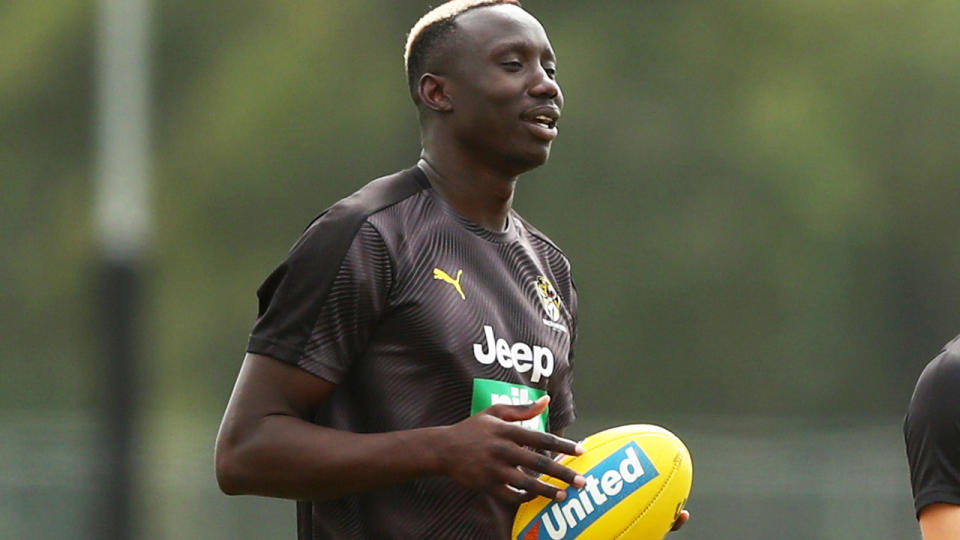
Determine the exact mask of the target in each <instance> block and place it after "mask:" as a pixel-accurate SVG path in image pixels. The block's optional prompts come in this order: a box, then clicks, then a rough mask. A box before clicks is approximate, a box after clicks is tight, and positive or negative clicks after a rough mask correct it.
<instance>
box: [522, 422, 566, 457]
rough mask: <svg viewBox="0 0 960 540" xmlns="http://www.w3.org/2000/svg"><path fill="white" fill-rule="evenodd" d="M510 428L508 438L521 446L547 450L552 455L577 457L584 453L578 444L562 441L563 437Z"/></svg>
mask: <svg viewBox="0 0 960 540" xmlns="http://www.w3.org/2000/svg"><path fill="white" fill-rule="evenodd" d="M510 428H511V430H512V431H511V433H510V435H509V436H510V438H511V439H513V440H514V441H515V442H516V443H517V444H519V445H521V446H529V447H530V448H535V449H537V450H547V451H549V452H553V453H554V454H568V455H571V456H579V455H580V454H582V453H583V451H584V450H583V446H582V445H581V444H580V443H578V442H574V441H571V440H570V439H564V438H563V437H557V436H556V435H554V434H553V433H546V432H543V431H533V430H529V429H524V428H522V427H520V426H510Z"/></svg>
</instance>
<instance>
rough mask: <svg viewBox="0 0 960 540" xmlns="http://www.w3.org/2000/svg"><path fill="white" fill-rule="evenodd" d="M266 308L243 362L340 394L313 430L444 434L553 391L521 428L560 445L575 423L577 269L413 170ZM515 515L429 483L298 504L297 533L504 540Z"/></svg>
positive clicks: (348, 219) (361, 207)
mask: <svg viewBox="0 0 960 540" xmlns="http://www.w3.org/2000/svg"><path fill="white" fill-rule="evenodd" d="M257 294H258V297H259V299H260V310H259V318H258V319H257V322H256V324H255V326H254V329H253V332H252V334H251V336H250V341H249V345H248V351H249V352H251V353H258V354H262V355H266V356H270V357H273V358H276V359H278V360H281V361H283V362H287V363H290V364H294V365H297V366H299V367H301V368H303V369H304V370H306V371H308V372H310V373H313V374H315V375H317V376H320V377H322V378H324V379H326V380H328V381H331V382H333V383H336V384H337V387H336V389H335V390H334V392H333V393H332V395H331V397H330V399H329V400H328V401H327V403H326V404H325V406H324V408H323V411H321V412H320V414H319V415H318V417H317V418H316V419H315V422H316V423H318V424H321V425H325V426H329V427H333V428H336V429H341V430H347V431H353V432H358V433H375V432H387V431H395V430H404V429H413V428H420V427H427V426H441V425H449V424H453V423H456V422H459V421H461V420H464V419H465V418H467V417H468V416H470V415H471V414H472V413H475V412H477V411H479V410H482V409H484V408H486V407H488V406H490V405H491V404H495V403H527V402H531V401H534V400H535V399H537V398H538V397H540V396H541V395H543V394H544V393H548V394H549V395H550V396H551V402H550V407H549V411H548V412H547V413H545V414H543V415H541V417H538V418H535V419H533V420H532V421H528V422H527V423H526V424H525V426H526V427H529V428H531V429H539V430H548V431H552V430H556V429H561V428H564V427H566V426H567V425H568V424H570V422H572V420H573V418H574V403H573V395H572V391H571V384H572V358H573V343H574V341H575V338H576V308H577V297H576V291H575V289H574V286H573V281H572V279H571V276H570V265H569V263H568V261H567V259H566V258H565V257H564V255H563V253H561V251H560V250H559V249H558V248H557V247H556V246H555V245H554V244H553V243H552V242H550V240H548V239H547V238H546V237H545V236H544V235H543V234H542V233H540V232H539V231H537V230H536V229H534V228H533V227H531V226H530V225H529V224H527V223H526V222H525V221H524V220H523V219H521V218H520V217H519V215H517V214H516V213H515V212H512V211H511V213H510V215H509V219H508V228H507V230H506V231H504V232H492V231H489V230H486V229H483V228H482V227H480V226H479V225H477V224H475V223H472V222H470V221H468V220H466V219H464V218H463V217H461V216H459V215H458V214H457V213H456V212H454V211H453V209H452V208H450V207H449V206H448V205H447V204H446V203H445V202H444V201H443V200H442V199H441V198H440V197H439V196H438V195H437V194H436V193H435V192H434V191H433V189H432V188H431V187H430V184H429V182H428V181H427V179H426V176H425V175H424V174H423V172H422V171H421V170H420V169H419V168H417V167H414V168H412V169H408V170H405V171H402V172H399V173H396V174H394V175H391V176H387V177H384V178H380V179H377V180H374V181H373V182H371V183H370V184H368V185H367V186H365V187H364V188H362V189H361V190H359V191H358V192H356V193H354V194H353V195H352V196H350V197H347V198H346V199H343V200H341V201H340V202H338V203H337V204H335V205H334V206H333V207H331V208H330V209H328V210H327V211H326V212H324V213H323V214H321V216H320V217H319V218H317V220H315V221H314V223H312V224H311V226H310V227H309V228H308V229H307V230H306V232H305V233H304V234H303V236H302V237H301V239H300V240H299V241H298V242H297V244H296V245H295V246H294V247H293V248H292V249H291V250H290V253H289V255H288V257H287V259H286V261H284V262H283V263H282V264H281V265H280V266H279V267H278V268H277V269H276V270H275V271H274V272H273V273H272V274H271V275H270V276H269V277H268V278H267V280H266V281H265V282H264V283H263V285H261V287H260V289H259V290H258V292H257ZM322 451H323V448H317V452H322ZM515 510H516V508H515V507H514V506H511V505H506V504H503V503H501V502H499V501H498V500H497V499H496V498H494V497H493V496H490V495H487V494H484V493H481V492H477V491H473V490H469V489H466V488H463V487H461V486H460V485H459V484H456V483H455V482H453V481H452V480H450V479H449V478H446V477H426V478H420V479H417V480H414V481H411V482H407V483H403V484H399V485H396V486H392V487H388V488H384V489H378V490H374V491H370V492H367V493H363V494H360V495H356V496H349V497H344V498H341V499H337V500H334V501H329V502H301V503H298V530H299V537H300V538H301V539H308V538H311V539H315V538H371V539H379V538H498V539H499V538H506V537H507V536H509V534H510V528H511V525H512V522H513V515H514V512H515Z"/></svg>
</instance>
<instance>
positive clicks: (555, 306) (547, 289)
mask: <svg viewBox="0 0 960 540" xmlns="http://www.w3.org/2000/svg"><path fill="white" fill-rule="evenodd" d="M536 289H537V296H538V297H539V298H540V305H542V306H543V310H544V311H546V312H547V317H549V319H550V320H551V321H553V322H557V321H559V320H560V306H562V305H563V302H562V301H561V300H560V295H559V294H558V293H557V290H556V289H554V288H553V283H550V280H549V279H547V278H546V276H537V281H536Z"/></svg>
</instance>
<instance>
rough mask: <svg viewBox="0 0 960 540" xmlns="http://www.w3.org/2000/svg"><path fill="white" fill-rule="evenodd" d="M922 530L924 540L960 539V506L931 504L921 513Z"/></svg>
mask: <svg viewBox="0 0 960 540" xmlns="http://www.w3.org/2000/svg"><path fill="white" fill-rule="evenodd" d="M920 530H921V531H923V539H924V540H956V539H957V538H960V506H957V505H955V504H945V503H937V504H931V505H929V506H927V507H925V508H924V509H923V510H921V511H920Z"/></svg>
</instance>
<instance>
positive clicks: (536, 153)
mask: <svg viewBox="0 0 960 540" xmlns="http://www.w3.org/2000/svg"><path fill="white" fill-rule="evenodd" d="M548 159H550V144H549V143H547V144H546V145H544V146H541V147H540V148H536V149H531V150H530V151H528V152H524V153H522V154H521V153H515V154H512V155H510V156H509V157H508V161H509V162H510V165H511V167H514V168H516V169H517V170H516V172H514V174H523V173H525V172H528V171H532V170H533V169H536V168H537V167H539V166H541V165H543V164H544V163H546V162H547V160H548Z"/></svg>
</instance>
